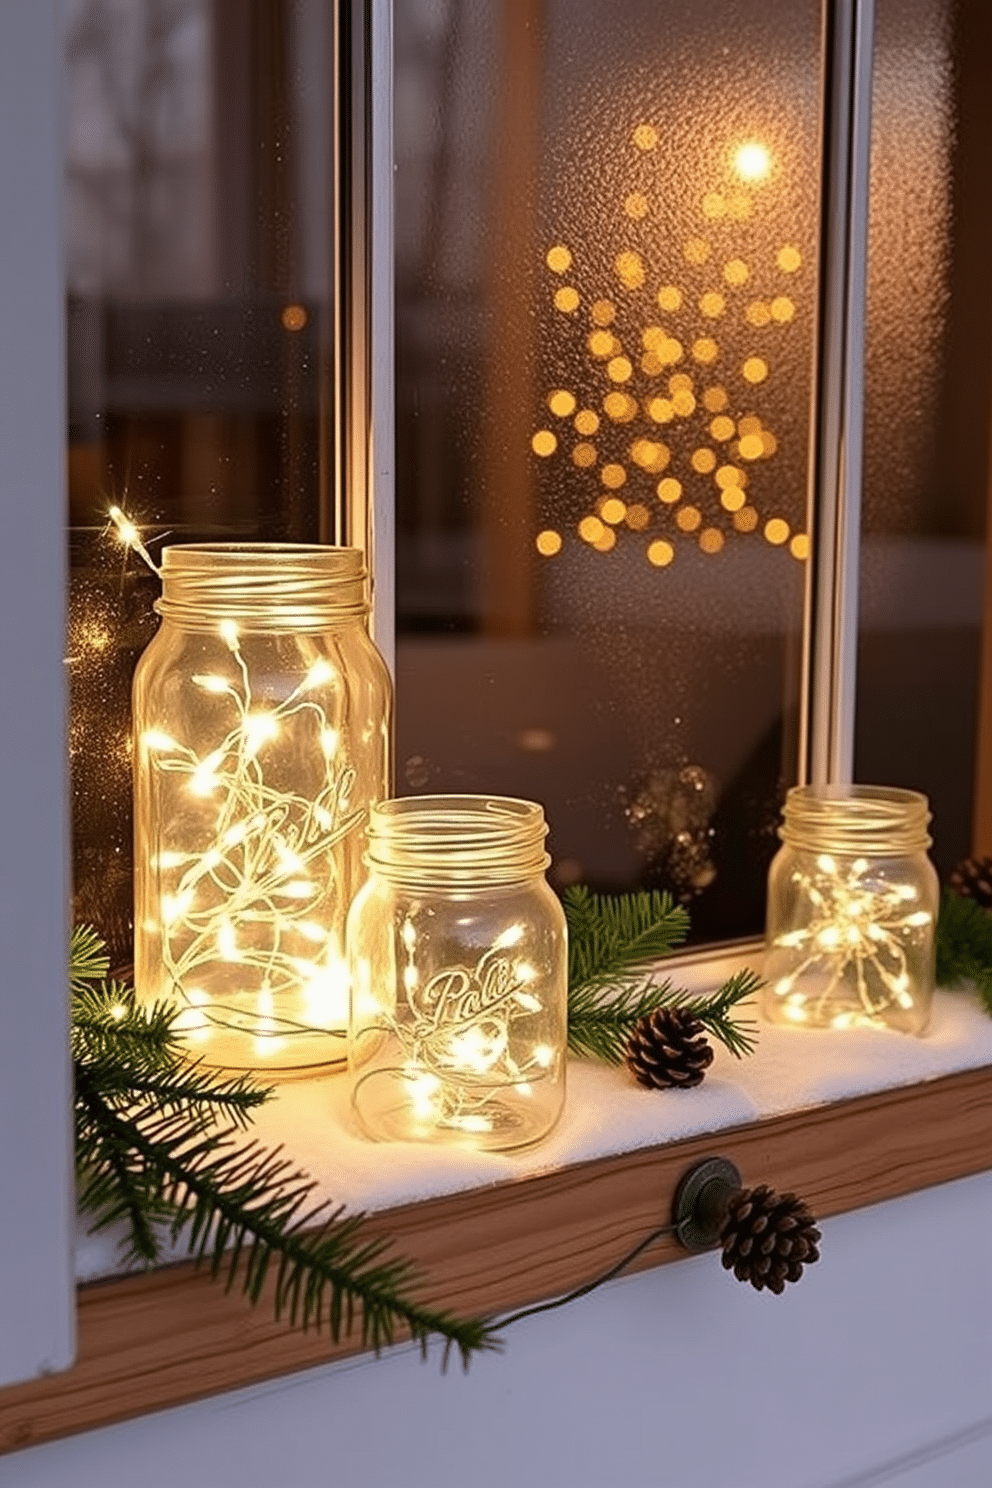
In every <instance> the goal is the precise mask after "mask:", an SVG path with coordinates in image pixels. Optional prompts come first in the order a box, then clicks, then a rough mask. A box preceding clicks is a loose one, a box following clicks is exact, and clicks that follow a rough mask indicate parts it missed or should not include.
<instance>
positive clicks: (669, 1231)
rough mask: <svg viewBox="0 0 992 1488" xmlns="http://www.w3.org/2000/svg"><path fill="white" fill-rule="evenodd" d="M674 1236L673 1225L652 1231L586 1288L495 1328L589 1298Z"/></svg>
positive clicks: (526, 1309)
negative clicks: (648, 1250) (658, 1244)
mask: <svg viewBox="0 0 992 1488" xmlns="http://www.w3.org/2000/svg"><path fill="white" fill-rule="evenodd" d="M674 1234H675V1226H674V1225H673V1224H666V1225H660V1226H659V1228H658V1229H656V1230H652V1231H651V1233H650V1235H646V1236H645V1238H644V1239H643V1240H641V1241H639V1242H638V1244H637V1245H635V1246H634V1249H633V1250H632V1251H630V1252H629V1254H628V1255H625V1256H624V1257H623V1259H622V1260H620V1261H618V1262H617V1263H616V1265H615V1266H611V1267H610V1269H609V1271H604V1273H603V1275H602V1276H597V1277H596V1279H595V1280H594V1281H587V1282H586V1283H585V1285H584V1286H580V1287H576V1288H575V1290H574V1292H566V1294H565V1296H564V1297H556V1298H555V1299H554V1300H553V1301H551V1302H538V1303H537V1304H536V1305H535V1306H534V1307H524V1308H522V1309H521V1311H520V1312H511V1313H510V1316H509V1317H507V1318H504V1319H503V1321H502V1322H496V1323H494V1324H493V1326H494V1328H497V1329H502V1328H509V1327H510V1325H511V1324H512V1323H519V1322H521V1321H522V1320H523V1319H524V1318H529V1317H536V1316H537V1315H538V1313H541V1312H553V1311H554V1309H555V1308H556V1307H564V1306H565V1305H566V1304H567V1303H569V1302H577V1301H578V1299H579V1298H580V1297H588V1295H589V1293H590V1292H594V1291H596V1289H597V1288H598V1287H601V1286H605V1285H606V1283H607V1282H608V1281H613V1279H614V1278H615V1277H617V1276H621V1275H622V1274H623V1272H624V1271H626V1269H627V1267H628V1266H630V1265H632V1264H633V1262H634V1261H636V1260H637V1257H638V1256H639V1255H640V1254H641V1252H642V1251H645V1250H647V1249H648V1247H649V1246H651V1245H654V1243H655V1241H656V1240H663V1239H665V1238H666V1237H667V1236H669V1235H674Z"/></svg>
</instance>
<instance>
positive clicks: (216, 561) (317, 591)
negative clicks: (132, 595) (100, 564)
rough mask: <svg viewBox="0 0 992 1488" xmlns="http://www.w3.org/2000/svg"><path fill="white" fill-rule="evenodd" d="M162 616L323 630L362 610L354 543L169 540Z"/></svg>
mask: <svg viewBox="0 0 992 1488" xmlns="http://www.w3.org/2000/svg"><path fill="white" fill-rule="evenodd" d="M161 572H162V597H161V599H159V600H158V601H156V605H155V608H156V609H157V610H158V612H159V614H160V615H162V617H163V618H164V619H167V620H173V621H175V622H176V623H177V624H178V625H180V626H185V627H188V628H191V629H205V628H212V626H213V625H214V624H216V623H217V622H218V621H222V620H233V621H234V622H235V623H236V624H237V625H238V626H240V627H244V628H245V629H246V630H275V629H278V630H284V629H292V630H297V631H299V630H307V631H312V630H322V629H324V628H325V627H326V626H327V624H328V623H329V622H333V621H343V620H352V619H361V618H363V617H364V616H366V615H367V614H368V611H369V599H368V584H367V579H368V573H367V570H366V567H365V559H364V556H363V554H362V552H361V549H359V548H336V547H327V546H322V545H319V544H308V543H174V544H172V545H171V546H170V547H167V548H164V549H163V551H162V570H161Z"/></svg>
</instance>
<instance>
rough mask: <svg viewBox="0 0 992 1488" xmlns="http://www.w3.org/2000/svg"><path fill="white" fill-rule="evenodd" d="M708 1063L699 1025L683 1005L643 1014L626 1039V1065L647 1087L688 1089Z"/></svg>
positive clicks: (710, 1060)
mask: <svg viewBox="0 0 992 1488" xmlns="http://www.w3.org/2000/svg"><path fill="white" fill-rule="evenodd" d="M712 1063H713V1050H712V1049H711V1048H710V1046H709V1044H708V1043H707V1042H706V1037H705V1034H704V1031H703V1025H702V1023H701V1022H700V1021H699V1019H698V1018H696V1017H694V1016H693V1014H692V1013H690V1012H688V1011H687V1010H686V1009H685V1008H678V1007H662V1008H657V1009H656V1010H655V1011H654V1012H653V1013H646V1014H645V1015H644V1017H643V1018H641V1019H639V1020H638V1022H637V1023H635V1025H634V1029H633V1032H632V1033H631V1035H630V1038H629V1039H628V1041H627V1068H628V1069H629V1070H630V1072H631V1074H632V1075H633V1076H634V1078H635V1079H636V1080H637V1083H638V1084H639V1085H646V1086H647V1088H648V1089H649V1090H666V1089H672V1090H688V1089H689V1088H690V1087H691V1086H693V1085H698V1084H699V1082H700V1080H702V1078H703V1075H704V1073H705V1072H706V1070H707V1069H708V1067H709V1066H710V1065H711V1064H712Z"/></svg>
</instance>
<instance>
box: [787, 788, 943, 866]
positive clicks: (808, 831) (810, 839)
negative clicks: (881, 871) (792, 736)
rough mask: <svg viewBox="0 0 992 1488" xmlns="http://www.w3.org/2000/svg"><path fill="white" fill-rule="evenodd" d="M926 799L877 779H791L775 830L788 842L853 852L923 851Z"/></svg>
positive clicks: (926, 840) (927, 840) (820, 849)
mask: <svg viewBox="0 0 992 1488" xmlns="http://www.w3.org/2000/svg"><path fill="white" fill-rule="evenodd" d="M929 806H930V803H929V801H928V800H927V798H926V796H924V795H922V794H921V793H920V792H919V791H913V790H902V789H900V788H898V787H895V786H881V785H795V786H793V787H792V789H791V790H790V791H789V792H788V794H787V796H786V798H785V807H784V809H783V813H782V815H783V821H782V825H781V826H780V827H779V836H780V837H781V838H782V841H783V842H786V843H788V844H789V845H790V846H793V847H799V848H806V849H808V850H810V851H815V852H832V853H849V854H855V855H856V856H861V855H865V856H873V855H874V856H894V855H898V854H901V853H911V852H925V851H926V850H927V848H929V846H930V841H931V839H930V834H929V832H928V831H927V824H928V822H929V821H930V809H929Z"/></svg>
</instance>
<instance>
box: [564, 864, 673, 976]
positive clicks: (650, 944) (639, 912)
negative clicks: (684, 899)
mask: <svg viewBox="0 0 992 1488" xmlns="http://www.w3.org/2000/svg"><path fill="white" fill-rule="evenodd" d="M563 903H564V906H565V919H566V920H567V922H568V984H569V986H570V987H590V986H598V987H608V986H613V985H615V984H616V983H617V982H618V981H620V980H622V979H623V978H625V977H628V976H629V975H630V974H631V973H632V972H637V971H640V970H641V969H642V968H643V967H645V966H647V965H649V964H650V963H651V962H652V961H657V960H659V959H660V958H661V957H662V956H667V955H668V954H669V953H670V952H671V951H672V950H674V948H675V947H676V946H679V945H681V944H682V942H683V941H684V940H685V938H686V936H687V935H688V933H689V916H688V914H687V913H686V911H685V910H684V909H683V908H682V907H681V905H678V904H676V903H675V901H674V899H672V897H671V895H670V894H660V893H657V892H654V893H647V892H643V891H642V892H640V893H636V894H615V895H609V896H607V895H603V894H593V893H591V892H590V890H589V889H587V888H586V887H585V885H584V884H577V885H575V886H574V887H572V888H568V889H566V890H565V893H564V895H563Z"/></svg>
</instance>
